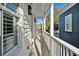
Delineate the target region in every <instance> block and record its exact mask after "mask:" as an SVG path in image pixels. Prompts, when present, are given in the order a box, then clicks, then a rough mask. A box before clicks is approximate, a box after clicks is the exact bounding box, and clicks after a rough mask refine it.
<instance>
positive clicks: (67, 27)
mask: <svg viewBox="0 0 79 59" xmlns="http://www.w3.org/2000/svg"><path fill="white" fill-rule="evenodd" d="M65 31H67V32H72V14H69V15H67V16H65Z"/></svg>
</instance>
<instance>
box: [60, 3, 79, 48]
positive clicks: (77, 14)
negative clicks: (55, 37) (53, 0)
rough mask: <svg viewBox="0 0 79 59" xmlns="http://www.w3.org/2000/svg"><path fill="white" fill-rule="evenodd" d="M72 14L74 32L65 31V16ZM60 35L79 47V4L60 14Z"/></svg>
mask: <svg viewBox="0 0 79 59" xmlns="http://www.w3.org/2000/svg"><path fill="white" fill-rule="evenodd" d="M69 14H72V32H66V31H65V16H66V15H69ZM59 37H60V38H61V39H62V40H64V41H66V42H68V43H70V44H72V45H73V46H75V47H77V48H79V4H76V5H74V6H73V7H71V8H70V9H69V10H67V11H66V12H64V13H63V14H61V15H60V16H59Z"/></svg>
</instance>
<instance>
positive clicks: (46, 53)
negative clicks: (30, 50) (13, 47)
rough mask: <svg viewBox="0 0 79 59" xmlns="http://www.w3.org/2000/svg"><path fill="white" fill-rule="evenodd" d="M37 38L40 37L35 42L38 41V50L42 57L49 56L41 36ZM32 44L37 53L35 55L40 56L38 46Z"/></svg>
mask: <svg viewBox="0 0 79 59" xmlns="http://www.w3.org/2000/svg"><path fill="white" fill-rule="evenodd" d="M39 37H40V39H39V38H38V37H37V38H36V40H38V41H39V43H40V44H41V45H40V49H41V53H42V56H50V52H49V50H48V48H47V45H46V43H45V41H44V37H43V36H42V35H39ZM34 44H35V48H36V51H37V55H38V56H40V52H39V50H38V46H37V45H36V42H34Z"/></svg>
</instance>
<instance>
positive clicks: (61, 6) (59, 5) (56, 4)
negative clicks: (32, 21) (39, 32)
mask: <svg viewBox="0 0 79 59" xmlns="http://www.w3.org/2000/svg"><path fill="white" fill-rule="evenodd" d="M65 4H66V3H54V7H55V9H57V8H64V7H65ZM48 13H49V12H47V13H46V14H48ZM42 23H43V20H42V19H41V18H38V19H37V20H36V24H42Z"/></svg>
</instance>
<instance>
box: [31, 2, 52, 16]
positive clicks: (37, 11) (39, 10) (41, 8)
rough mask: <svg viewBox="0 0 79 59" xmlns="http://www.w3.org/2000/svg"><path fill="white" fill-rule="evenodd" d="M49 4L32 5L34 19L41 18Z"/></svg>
mask: <svg viewBox="0 0 79 59" xmlns="http://www.w3.org/2000/svg"><path fill="white" fill-rule="evenodd" d="M50 5H51V4H50V3H34V4H32V8H33V10H32V11H33V16H34V17H35V18H43V17H44V13H45V12H46V11H47V9H48V8H49V6H50Z"/></svg>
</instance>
